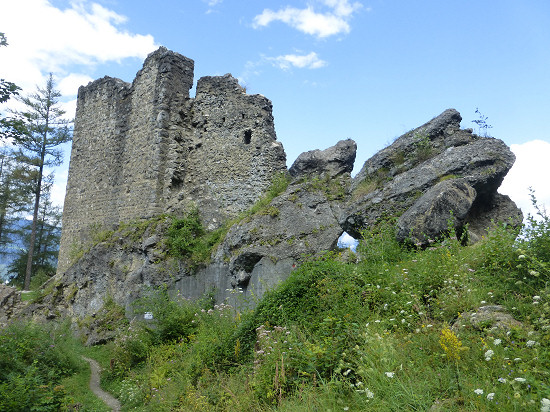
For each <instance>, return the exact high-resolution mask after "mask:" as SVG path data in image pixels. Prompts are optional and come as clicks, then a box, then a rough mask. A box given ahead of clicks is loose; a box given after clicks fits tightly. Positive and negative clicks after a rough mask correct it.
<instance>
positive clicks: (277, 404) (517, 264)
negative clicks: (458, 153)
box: [0, 213, 550, 411]
mask: <svg viewBox="0 0 550 412" xmlns="http://www.w3.org/2000/svg"><path fill="white" fill-rule="evenodd" d="M540 217H541V219H539V220H534V219H532V218H531V219H528V225H527V226H526V227H525V228H524V231H523V234H524V235H523V237H519V238H517V231H514V230H513V229H511V228H506V227H496V228H494V229H493V230H492V231H491V232H490V234H489V235H488V236H487V237H485V238H484V239H483V240H482V241H481V242H480V243H478V244H476V245H474V246H467V247H464V246H462V245H461V244H460V242H459V241H458V240H457V239H456V238H455V237H454V236H453V234H452V233H451V234H450V238H448V239H446V240H444V241H441V242H439V243H434V244H432V246H431V247H430V248H428V249H426V250H416V249H407V248H404V247H402V246H401V245H399V244H398V243H396V241H395V240H394V239H395V237H394V232H393V226H392V225H391V224H389V223H388V224H381V225H379V226H378V227H377V228H375V229H373V230H371V231H369V232H365V233H364V237H363V239H362V241H361V244H360V245H359V247H358V250H357V259H356V260H357V263H347V261H344V259H341V258H340V255H339V254H338V253H335V252H333V253H327V254H326V255H324V256H322V257H321V258H318V259H315V260H312V261H308V262H306V263H304V264H303V265H302V266H301V267H300V268H298V269H297V270H295V271H294V272H293V273H292V274H291V275H290V276H289V278H288V279H287V280H286V281H285V282H282V283H281V284H280V285H279V286H278V287H277V288H276V289H274V290H272V291H270V292H268V293H266V294H265V295H264V297H263V298H262V299H261V300H260V301H259V302H258V304H257V306H256V308H255V309H254V310H253V311H243V312H239V311H238V310H237V309H236V308H235V307H232V306H229V305H226V304H216V305H214V304H213V302H212V300H211V299H209V298H208V297H205V299H203V300H200V301H198V302H191V301H188V300H186V299H183V298H182V297H181V296H176V297H170V296H169V295H168V294H167V292H166V290H164V289H159V290H151V291H150V293H149V294H147V296H146V297H145V298H143V299H142V300H141V301H138V302H137V303H136V305H135V312H136V313H141V312H142V311H143V310H144V308H147V309H148V310H151V311H152V312H153V315H154V319H155V323H154V324H144V323H141V322H139V321H133V322H131V323H130V324H126V325H120V327H121V329H120V331H119V333H118V335H117V337H116V340H115V341H114V342H112V343H110V344H109V345H105V346H99V347H93V348H87V349H85V350H83V349H82V348H81V347H78V346H74V347H72V346H70V345H69V346H67V348H68V350H69V351H72V352H75V353H78V354H80V353H85V354H86V356H89V357H92V358H95V359H97V360H98V361H99V362H100V364H101V365H102V367H103V368H104V370H105V372H104V374H103V377H102V386H103V387H104V389H106V390H108V391H110V392H111V393H112V394H114V395H115V396H117V397H118V398H119V399H120V401H121V402H122V403H123V405H124V409H125V410H136V411H149V410H155V411H173V410H175V411H243V410H250V411H328V410H331V411H345V410H349V411H363V410H373V411H390V410H421V411H424V410H430V408H433V410H439V411H456V410H460V411H520V410H521V411H540V410H542V409H541V406H543V403H542V402H545V401H544V399H550V385H549V383H548V382H550V262H549V258H550V256H549V254H550V252H548V251H549V250H550V249H549V248H548V245H549V240H550V219H548V218H547V217H545V215H544V214H543V213H541V216H540ZM348 253H349V252H348ZM236 294H237V298H238V296H239V294H238V291H237V292H236ZM490 305H493V306H495V305H499V306H501V307H503V308H504V311H505V312H506V313H508V314H509V315H511V316H513V318H514V320H515V323H514V324H513V325H512V326H508V327H499V326H498V323H497V321H496V320H495V319H490V318H489V319H486V320H485V321H482V322H478V321H476V316H477V315H474V313H476V312H480V308H481V307H483V306H490ZM140 311H141V312H140ZM101 313H103V312H101ZM109 313H112V311H105V315H99V316H105V317H106V318H107V316H108V315H107V314H109ZM109 319H110V318H109ZM107 320H108V319H107ZM16 332H17V333H15V334H14V335H13V336H19V337H20V339H17V340H14V341H11V340H9V342H11V343H9V345H16V344H15V343H14V342H30V341H31V340H30V338H29V335H28V334H25V330H18V331H16ZM49 333H50V332H48V336H50V335H49ZM18 334H19V335H18ZM3 336H5V335H3ZM25 336H26V337H25ZM32 336H34V335H32ZM21 337H23V339H21ZM38 341H41V342H43V345H42V347H44V348H45V347H48V345H47V343H48V341H47V339H46V338H44V340H41V339H38ZM3 342H8V341H3ZM0 343H1V342H0ZM6 345H7V343H6ZM9 345H8V346H9ZM10 347H11V346H10ZM13 347H16V346H13ZM25 347H27V345H25ZM71 348H72V349H71ZM25 353H26V352H25ZM36 353H40V351H38V352H35V355H29V356H28V358H29V359H33V356H38V355H36ZM21 359H23V358H21ZM31 365H32V361H31ZM8 369H9V368H5V369H4V370H8ZM33 373H34V372H33ZM25 376H27V375H25ZM29 376H30V375H29ZM0 378H1V374H0ZM63 379H64V380H63V381H62V382H63V383H62V385H63V386H64V390H65V391H66V392H68V393H70V394H71V395H73V396H74V397H75V402H78V403H81V404H82V405H83V408H88V409H84V410H94V407H95V406H93V405H94V404H93V402H94V399H93V398H90V397H89V394H87V393H86V390H85V389H82V387H83V386H85V385H86V384H87V381H86V375H85V373H84V372H83V371H82V370H81V369H79V368H76V370H74V371H73V372H72V373H68V374H67V375H64V377H63ZM0 382H1V381H0ZM79 387H80V389H82V390H80V389H78V388H79ZM17 388H19V386H18V387H17ZM52 390H53V388H50V392H49V393H51V391H52Z"/></svg>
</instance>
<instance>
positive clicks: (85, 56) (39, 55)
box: [0, 0, 156, 94]
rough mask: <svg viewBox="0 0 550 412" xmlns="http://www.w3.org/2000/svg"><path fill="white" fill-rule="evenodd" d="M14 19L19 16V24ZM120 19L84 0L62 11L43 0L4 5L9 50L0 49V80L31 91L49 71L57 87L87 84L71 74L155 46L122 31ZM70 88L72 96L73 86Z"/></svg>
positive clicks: (0, 17)
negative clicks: (54, 76) (57, 81)
mask: <svg viewBox="0 0 550 412" xmlns="http://www.w3.org/2000/svg"><path fill="white" fill-rule="evenodd" d="M17 16H24V24H22V20H21V18H18V17H17ZM125 21H126V17H124V16H121V15H119V14H117V13H115V12H114V11H112V10H109V9H106V8H105V7H103V6H101V5H99V4H97V3H90V2H88V1H87V0H75V1H73V2H71V6H70V8H67V9H64V10H61V9H59V8H56V7H54V6H53V5H52V4H51V3H50V1H48V0H25V1H21V0H7V1H4V2H3V3H2V13H1V14H0V27H1V28H2V31H3V32H5V33H6V37H7V39H8V43H9V46H8V47H6V48H2V50H1V51H0V55H1V56H2V65H1V67H0V77H2V78H5V79H9V80H10V81H12V82H14V83H16V84H17V85H19V86H21V87H22V88H23V90H33V89H34V88H35V85H37V84H42V83H44V80H45V75H47V73H48V72H53V73H55V74H57V76H58V78H59V79H60V80H59V83H58V84H60V85H61V84H63V85H64V86H66V85H68V84H69V83H73V85H75V81H76V80H79V81H84V82H86V83H87V81H88V79H89V77H88V76H86V75H85V74H76V73H75V71H77V70H81V71H85V70H86V66H93V65H95V64H98V63H105V62H108V61H120V60H122V59H125V58H128V57H138V58H141V59H143V58H144V57H145V56H147V54H148V53H149V52H151V51H153V50H154V49H155V48H156V46H155V42H154V39H153V37H152V36H150V35H140V34H132V33H128V32H127V31H124V30H122V29H121V28H120V26H121V25H122V24H123V23H124V22H125ZM71 72H73V73H72V74H71ZM66 76H69V78H68V79H65V77H66ZM76 86H78V85H76ZM71 90H72V94H76V89H75V88H72V89H71Z"/></svg>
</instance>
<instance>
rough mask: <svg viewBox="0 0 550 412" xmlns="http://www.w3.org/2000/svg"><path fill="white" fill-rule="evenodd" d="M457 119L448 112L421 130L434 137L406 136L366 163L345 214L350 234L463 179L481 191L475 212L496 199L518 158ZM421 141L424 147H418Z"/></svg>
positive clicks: (357, 233) (343, 223) (396, 214)
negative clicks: (443, 185) (461, 125)
mask: <svg viewBox="0 0 550 412" xmlns="http://www.w3.org/2000/svg"><path fill="white" fill-rule="evenodd" d="M453 113H454V112H453V111H449V110H448V111H445V112H444V113H443V114H442V115H441V116H440V117H438V118H436V119H433V120H432V121H431V122H428V123H427V125H428V126H430V125H431V127H428V126H426V125H425V126H423V127H421V128H419V129H416V130H417V131H418V133H425V132H426V133H428V134H422V135H419V134H418V133H416V132H415V131H412V132H409V133H406V134H405V135H403V136H402V137H400V138H398V139H397V140H396V141H395V142H394V143H393V144H392V145H391V146H389V147H388V148H386V149H384V150H383V151H382V152H383V153H379V154H377V155H375V156H374V157H373V158H371V159H369V160H368V161H367V162H366V163H365V165H364V166H363V169H362V170H361V172H360V173H359V174H358V175H357V176H356V177H355V178H354V181H353V183H352V190H351V200H350V201H349V202H348V206H347V208H346V209H344V210H342V212H341V214H340V218H339V222H340V224H341V226H342V228H343V229H344V230H345V231H347V232H348V233H349V234H351V235H352V236H354V237H357V236H360V233H361V231H362V230H363V229H365V228H368V227H370V226H372V225H375V224H376V223H377V222H379V221H380V220H382V219H385V218H388V217H399V216H401V215H402V214H403V213H405V212H406V211H407V210H408V209H409V208H410V207H411V206H412V205H413V204H414V203H415V202H416V200H417V199H418V198H419V197H420V196H422V195H423V194H424V193H425V192H426V191H427V190H428V189H430V188H431V187H433V186H435V185H437V183H438V182H441V181H443V180H447V179H456V178H461V179H463V180H464V181H465V182H466V183H467V184H468V185H470V186H471V187H473V188H474V189H475V191H476V199H475V203H476V205H475V206H476V207H475V208H472V209H473V210H478V209H479V208H482V207H483V205H484V204H486V203H487V202H490V201H491V199H493V198H494V196H495V194H496V192H497V189H498V187H499V186H500V184H501V183H502V180H503V179H504V177H505V176H506V174H507V173H508V171H509V170H510V168H511V167H512V165H513V163H514V161H515V156H514V154H513V153H512V152H511V151H510V149H509V148H508V146H506V144H504V142H502V141H501V140H498V139H493V138H482V137H479V136H476V135H474V134H472V133H471V130H459V129H456V115H453ZM445 122H447V123H445ZM445 124H447V126H446V127H445ZM435 132H437V133H435ZM430 133H432V134H430ZM434 133H435V134H434ZM414 136H416V137H414ZM419 136H423V137H421V138H420V137H419ZM425 136H428V137H425ZM432 137H433V140H431V139H432ZM415 139H416V140H415ZM418 139H421V140H418ZM415 141H416V142H419V141H420V142H421V143H419V145H417V146H415ZM429 142H433V146H431V145H430V143H429ZM414 147H416V149H414ZM407 148H408V149H407ZM407 150H408V151H407ZM514 214H517V211H515V212H514ZM466 219H467V218H466ZM467 220H468V219H467ZM469 221H471V219H469ZM410 229H412V228H408V229H407V230H410ZM402 230H405V228H402Z"/></svg>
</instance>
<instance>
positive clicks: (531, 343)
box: [525, 340, 537, 348]
mask: <svg viewBox="0 0 550 412" xmlns="http://www.w3.org/2000/svg"><path fill="white" fill-rule="evenodd" d="M525 344H526V345H527V347H528V348H532V347H533V346H535V345H536V344H537V342H535V341H534V340H528V341H527V342H526V343H525Z"/></svg>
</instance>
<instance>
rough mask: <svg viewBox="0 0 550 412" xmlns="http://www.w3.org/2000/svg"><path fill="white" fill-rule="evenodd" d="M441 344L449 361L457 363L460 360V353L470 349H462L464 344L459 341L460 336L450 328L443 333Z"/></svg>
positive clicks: (440, 338)
mask: <svg viewBox="0 0 550 412" xmlns="http://www.w3.org/2000/svg"><path fill="white" fill-rule="evenodd" d="M439 344H440V345H441V347H442V348H443V350H444V351H445V354H446V355H447V357H448V358H449V359H453V360H457V361H458V360H459V359H460V352H461V351H463V350H467V349H468V348H465V347H462V342H461V341H460V340H459V339H458V336H456V335H455V333H454V332H453V331H452V330H450V329H449V328H445V329H443V330H442V331H441V336H440V337H439Z"/></svg>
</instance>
